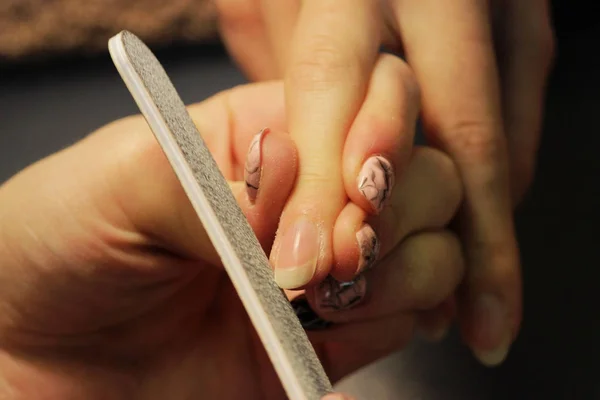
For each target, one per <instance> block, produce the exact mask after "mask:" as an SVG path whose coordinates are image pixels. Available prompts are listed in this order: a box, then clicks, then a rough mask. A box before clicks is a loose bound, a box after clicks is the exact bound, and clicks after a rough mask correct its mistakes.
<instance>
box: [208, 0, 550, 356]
mask: <svg viewBox="0 0 600 400" xmlns="http://www.w3.org/2000/svg"><path fill="white" fill-rule="evenodd" d="M216 4H217V7H218V10H219V15H220V27H221V32H222V34H223V37H224V39H225V42H226V44H227V46H228V48H229V50H230V51H231V52H232V54H233V56H234V58H235V59H236V60H237V61H238V62H239V63H240V65H241V66H242V67H243V69H244V70H245V71H246V72H247V74H248V75H249V76H250V77H251V78H253V79H272V78H277V77H285V80H286V98H287V107H288V114H289V117H290V131H291V134H292V137H294V139H295V140H296V141H297V143H298V151H299V154H300V159H303V160H307V162H306V163H305V164H304V165H302V164H301V165H300V171H299V172H300V174H299V180H298V183H297V189H296V190H295V191H294V193H293V194H292V198H291V199H290V202H289V204H290V205H289V206H288V207H286V210H285V214H284V218H283V220H282V224H283V225H284V226H285V225H287V224H288V223H290V222H289V221H290V219H291V218H292V217H289V215H296V214H299V213H301V212H302V210H305V209H309V208H310V207H311V206H316V204H317V203H318V204H319V208H320V209H321V210H322V211H321V221H322V226H323V230H324V232H323V234H324V235H325V236H327V235H328V234H329V231H330V228H331V226H332V225H333V222H332V221H333V220H334V218H335V217H336V216H337V214H338V213H339V212H340V210H341V208H342V207H343V204H344V203H343V197H344V192H343V190H342V187H343V185H341V184H340V182H342V181H343V182H344V183H345V185H346V190H347V192H349V194H350V198H351V199H352V200H353V201H355V202H357V204H359V205H362V206H363V207H364V206H366V207H367V208H365V209H366V210H368V204H365V203H364V202H362V201H360V200H358V199H357V198H355V197H354V196H352V193H353V190H352V189H351V188H348V184H349V182H353V181H354V179H350V178H348V175H352V174H349V171H348V170H343V171H342V170H339V169H338V168H336V167H335V166H336V165H338V158H337V157H341V154H342V153H343V152H345V151H347V149H348V144H346V145H345V146H346V147H344V143H346V138H348V140H349V141H352V142H354V140H353V139H351V138H352V137H353V136H357V133H356V131H358V130H361V129H362V130H363V131H372V130H373V129H372V127H374V126H375V127H379V126H380V125H384V126H385V127H386V129H384V131H387V129H392V130H393V131H394V132H395V134H396V135H397V137H396V139H397V140H396V141H395V142H394V144H393V146H391V145H390V147H387V146H386V145H382V142H385V140H386V138H381V137H377V136H375V135H373V136H372V139H371V141H367V142H366V143H363V144H364V145H365V146H366V147H365V148H364V152H365V153H367V152H369V153H373V152H377V151H384V150H386V149H387V150H390V149H391V148H395V149H397V150H398V149H399V151H397V152H396V154H395V155H394V156H393V157H394V158H395V159H394V160H393V161H394V164H395V170H396V172H397V173H398V174H399V173H401V172H402V171H403V168H404V167H403V165H404V164H405V162H406V154H408V153H410V151H408V150H409V148H410V145H409V143H408V140H409V139H412V137H411V135H410V134H408V133H407V126H410V125H405V124H403V123H401V122H403V121H406V113H405V112H404V111H406V107H405V106H403V105H401V104H398V102H399V101H400V102H403V101H405V98H404V97H400V98H399V97H398V95H397V94H396V91H398V90H399V89H398V88H399V87H402V86H403V85H402V82H406V79H402V78H400V76H401V75H402V72H401V71H398V69H396V70H393V69H392V70H390V71H389V72H388V73H387V75H386V77H385V78H383V82H381V83H380V85H382V86H383V88H382V90H383V92H382V93H378V94H377V95H375V96H370V95H369V94H368V93H370V92H371V91H372V90H371V88H370V87H371V86H373V83H372V82H371V83H370V79H371V76H372V71H373V70H376V69H377V65H379V64H380V61H381V57H382V56H380V55H378V53H377V50H378V48H379V46H380V45H382V44H383V45H386V46H387V47H389V48H391V49H393V50H396V51H399V52H404V53H405V55H406V56H407V60H408V64H409V65H410V66H411V68H412V69H413V70H414V74H415V77H416V80H417V82H418V86H419V87H420V89H421V92H422V105H423V110H422V117H423V121H424V126H425V130H426V134H427V137H428V140H429V142H430V143H431V144H433V145H435V146H439V147H440V148H441V149H443V150H444V151H445V152H447V153H448V154H450V155H451V156H452V158H453V159H454V161H455V162H456V164H457V165H458V168H459V170H460V174H461V177H462V179H463V181H464V185H465V196H466V199H465V204H464V207H463V210H462V212H461V215H460V218H459V220H458V222H459V231H460V233H461V236H462V241H463V245H464V248H465V251H466V257H467V261H468V266H469V268H468V273H467V277H466V281H465V284H464V290H462V291H461V293H460V294H461V296H460V298H459V300H460V303H459V317H460V322H461V327H462V332H463V337H464V339H465V341H466V343H467V344H468V345H469V346H470V347H471V348H472V350H473V351H474V353H475V355H476V356H477V357H478V358H479V359H480V360H481V361H482V362H483V363H485V364H486V365H495V364H498V363H500V362H501V361H502V360H503V359H504V357H505V356H506V354H507V352H508V349H509V346H510V344H511V343H512V341H513V340H514V339H515V337H516V335H517V333H518V330H519V326H520V321H521V314H522V305H521V277H520V266H519V255H518V249H517V243H516V240H515V234H514V227H513V219H512V210H513V207H514V205H515V204H517V202H518V201H519V200H520V199H521V197H522V196H523V194H524V193H525V191H526V190H527V188H528V186H529V184H530V183H531V181H532V179H533V175H534V169H535V168H534V167H535V160H536V150H537V146H538V142H539V130H540V120H541V114H542V106H543V96H544V86H545V81H546V77H547V74H548V70H549V66H550V64H551V59H552V54H553V38H552V32H551V25H550V17H549V11H548V4H547V1H545V0H533V1H519V0H510V1H493V2H485V1H475V0H449V1H443V2H440V1H433V0H383V1H368V0H352V1H345V2H337V1H331V0H304V1H300V0H295V1H280V0H261V1H250V0H248V1H240V0H236V1H233V0H218V1H216ZM396 64H400V62H396ZM400 70H402V69H401V68H400ZM409 80H410V79H409ZM408 86H411V85H408ZM405 87H406V86H405ZM390 93H391V94H390ZM394 102H395V103H396V104H394ZM374 104H377V105H376V106H375V107H373V105H374ZM373 108H375V110H373ZM366 115H368V116H369V117H370V118H368V117H367V118H366V117H365V116H366ZM393 118H396V120H395V121H392V119H393ZM409 120H410V118H409ZM409 122H412V121H409ZM375 130H377V129H375ZM399 132H400V136H398V133H399ZM363 135H365V134H363ZM337 155H339V156H337ZM367 155H368V154H367ZM357 157H358V155H357ZM359 158H360V157H359ZM345 167H346V168H347V167H349V166H345ZM352 167H353V168H355V169H352V171H351V172H353V173H355V172H357V170H356V168H357V167H356V165H355V164H352ZM397 178H398V179H400V177H397ZM326 188H327V189H326ZM325 190H327V193H328V197H327V199H326V200H322V199H320V198H319V195H320V193H323V192H324V191H325ZM322 245H323V248H324V255H323V256H322V257H323V259H324V260H325V263H326V262H328V261H329V260H330V259H331V244H330V243H323V244H322ZM320 265H321V264H320ZM319 268H321V267H319ZM434 320H435V318H434Z"/></svg>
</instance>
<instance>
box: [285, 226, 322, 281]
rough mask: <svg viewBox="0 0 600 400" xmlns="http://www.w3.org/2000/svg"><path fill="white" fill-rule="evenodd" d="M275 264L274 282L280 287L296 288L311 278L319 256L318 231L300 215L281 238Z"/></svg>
mask: <svg viewBox="0 0 600 400" xmlns="http://www.w3.org/2000/svg"><path fill="white" fill-rule="evenodd" d="M278 253H279V254H278V256H277V263H276V265H275V282H277V284H278V285H279V287H281V288H282V289H297V288H300V287H302V286H304V285H306V284H307V283H308V282H310V280H311V279H312V277H313V275H314V274H315V270H316V269H317V260H318V258H319V231H318V229H317V226H316V225H315V224H313V223H312V222H311V221H309V220H308V219H307V218H306V217H300V219H299V220H298V221H296V223H295V225H294V226H292V227H290V228H289V229H288V230H287V231H286V232H285V233H284V235H283V237H282V238H281V244H280V246H279V250H278Z"/></svg>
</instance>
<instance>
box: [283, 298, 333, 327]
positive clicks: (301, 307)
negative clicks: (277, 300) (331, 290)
mask: <svg viewBox="0 0 600 400" xmlns="http://www.w3.org/2000/svg"><path fill="white" fill-rule="evenodd" d="M292 308H293V309H294V312H295V313H296V316H297V317H298V319H299V320H300V324H301V325H302V327H303V328H304V329H306V330H307V331H318V330H323V329H327V328H328V327H329V326H331V322H329V321H325V320H324V319H322V318H321V317H319V316H318V315H317V313H316V312H315V311H314V310H313V309H312V307H311V306H310V304H309V303H308V300H307V299H306V297H305V296H304V295H301V296H298V297H296V298H295V299H294V300H292Z"/></svg>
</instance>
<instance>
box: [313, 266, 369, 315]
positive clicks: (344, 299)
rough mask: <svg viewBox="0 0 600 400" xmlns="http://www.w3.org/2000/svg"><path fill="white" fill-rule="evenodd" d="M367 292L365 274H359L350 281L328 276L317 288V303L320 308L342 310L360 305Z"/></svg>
mask: <svg viewBox="0 0 600 400" xmlns="http://www.w3.org/2000/svg"><path fill="white" fill-rule="evenodd" d="M366 293H367V281H366V278H365V276H364V275H358V276H357V277H356V278H354V280H352V281H349V282H339V281H337V280H335V279H334V278H332V277H331V276H328V277H327V278H325V280H324V281H323V282H321V283H320V284H319V286H318V287H317V290H316V296H317V298H316V300H317V301H316V303H317V307H318V308H319V309H320V310H323V311H326V312H330V311H342V310H349V309H351V308H354V307H356V306H358V305H359V304H360V303H362V301H363V300H364V298H365V295H366Z"/></svg>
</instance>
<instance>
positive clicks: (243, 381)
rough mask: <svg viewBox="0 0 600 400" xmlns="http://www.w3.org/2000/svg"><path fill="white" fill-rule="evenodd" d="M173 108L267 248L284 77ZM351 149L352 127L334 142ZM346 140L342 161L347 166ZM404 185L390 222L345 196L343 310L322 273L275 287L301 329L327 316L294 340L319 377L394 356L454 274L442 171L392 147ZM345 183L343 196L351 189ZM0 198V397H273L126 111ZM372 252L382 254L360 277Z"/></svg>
mask: <svg viewBox="0 0 600 400" xmlns="http://www.w3.org/2000/svg"><path fill="white" fill-rule="evenodd" d="M381 68H383V70H384V71H386V69H385V68H389V67H387V66H386V64H382V67H381ZM374 87H375V88H376V89H373V90H379V89H377V88H378V86H377V85H376V86H374ZM190 112H191V115H192V117H193V118H194V120H195V122H196V123H197V125H198V128H199V131H200V132H201V133H202V135H203V137H204V139H205V141H206V142H207V145H208V147H209V148H210V150H211V152H212V154H213V155H214V157H215V159H216V160H217V163H218V164H219V167H220V168H221V170H222V172H223V173H224V175H225V177H226V178H227V179H228V180H229V181H230V185H231V188H232V190H233V192H234V194H235V196H236V198H237V201H238V202H239V204H240V206H241V208H242V210H243V212H244V213H245V215H246V217H247V218H248V220H249V222H250V224H251V226H252V227H253V229H254V231H255V232H256V235H257V236H258V238H259V240H260V242H261V244H262V245H263V247H264V249H265V251H266V252H267V253H270V250H271V245H272V243H273V239H274V236H275V232H276V230H277V229H278V224H279V219H280V216H281V213H282V210H283V209H284V207H285V206H286V202H287V201H288V198H289V197H290V194H291V192H292V190H293V187H294V184H295V179H296V177H297V165H298V163H299V162H301V159H300V158H299V157H298V155H297V151H296V148H295V145H294V143H293V141H292V140H291V138H290V137H289V135H287V134H284V133H281V132H282V131H283V130H284V129H285V127H286V126H287V120H286V114H285V107H284V94H283V84H281V83H266V84H257V85H249V86H245V87H240V88H236V89H233V90H230V91H227V92H224V93H221V94H219V95H217V96H215V97H213V98H211V99H209V100H207V101H205V102H203V103H201V104H198V105H194V106H192V107H191V108H190ZM265 126H268V127H269V129H262V128H263V127H265ZM374 132H375V133H376V134H378V135H381V136H380V137H384V138H385V137H386V133H385V131H382V132H379V131H378V130H375V131H374ZM362 140H365V137H363V136H362V135H361V134H359V133H357V134H356V137H355V141H354V142H352V141H350V142H348V143H360V141H362ZM349 146H350V147H349V148H348V152H347V153H346V154H349V156H347V157H345V158H344V160H345V161H344V163H346V162H348V163H350V165H354V163H356V162H358V158H356V156H355V153H354V151H353V147H352V145H349ZM357 148H358V149H362V148H363V147H362V146H357ZM359 157H360V156H359ZM339 161H340V162H342V161H341V160H339ZM376 161H377V159H375V161H371V162H370V164H368V167H369V168H372V169H373V173H372V174H368V179H370V181H369V182H370V183H369V184H370V185H375V186H377V185H379V184H381V182H383V181H382V180H381V178H382V175H381V171H382V170H379V169H378V168H380V166H381V164H380V163H378V162H376ZM338 168H339V169H342V168H346V167H342V166H338ZM404 176H405V179H403V180H402V181H401V183H399V184H398V185H396V186H395V190H394V192H393V193H392V194H390V198H389V203H388V204H389V207H388V208H386V209H384V210H383V211H382V213H381V214H380V215H382V216H383V215H386V214H385V213H386V212H391V213H393V215H394V216H396V217H401V220H402V221H403V223H402V224H399V225H398V224H396V223H395V222H393V223H388V221H387V220H386V219H385V218H382V219H370V218H369V217H368V215H367V214H366V213H365V212H364V211H363V209H362V207H359V206H356V205H353V203H348V204H347V205H346V206H345V207H344V210H343V212H342V213H341V215H340V216H339V218H338V219H337V222H336V226H337V227H339V232H336V233H335V234H334V235H332V243H333V249H334V251H335V252H336V254H337V253H339V256H336V259H337V260H339V262H338V263H337V264H336V266H335V267H334V268H333V270H332V275H334V276H336V277H337V278H338V279H340V280H353V279H355V277H356V276H357V274H359V275H360V277H361V280H360V281H359V282H358V284H357V285H351V284H348V285H347V286H352V287H353V288H354V289H353V290H354V293H355V294H356V295H357V296H358V299H357V300H358V301H354V302H352V301H349V298H350V297H351V295H352V293H353V292H352V290H350V291H346V292H342V291H341V290H339V289H340V288H339V285H338V286H336V285H337V283H336V282H337V281H335V282H334V281H332V280H330V279H321V280H320V281H315V285H313V286H312V287H310V288H309V289H308V290H307V291H306V293H298V292H289V295H290V298H293V301H294V304H295V305H296V306H297V307H296V309H297V310H299V309H300V308H301V307H299V306H298V304H299V303H300V302H302V301H304V305H305V306H306V307H305V309H306V310H308V314H311V315H313V317H314V318H315V320H316V319H319V318H322V319H323V320H327V321H328V322H329V323H330V325H329V326H328V327H327V328H326V329H320V330H313V331H311V332H309V333H310V336H311V339H312V340H313V343H314V345H315V348H316V350H317V353H318V354H319V356H320V357H321V360H322V362H323V364H324V366H325V368H326V371H327V373H328V374H329V376H330V377H331V379H332V380H333V381H334V382H335V381H337V380H339V379H340V378H342V377H344V376H345V375H347V374H349V373H350V372H352V371H354V370H356V369H357V368H360V367H362V366H364V365H366V364H367V363H369V362H371V361H373V360H376V359H378V358H379V357H382V356H385V355H387V354H389V353H390V352H392V351H394V350H397V349H399V348H402V346H404V344H406V343H407V341H408V340H410V338H411V336H412V332H413V327H414V321H415V316H416V315H417V314H418V313H420V312H421V311H423V310H427V309H429V308H431V307H433V306H435V305H437V304H439V303H440V302H441V301H442V300H443V299H445V298H447V297H448V296H449V295H450V294H451V293H452V292H453V291H454V290H455V288H456V285H457V284H458V283H459V282H460V280H461V277H462V273H463V267H464V265H463V260H462V257H461V252H460V246H459V242H458V240H457V239H456V237H455V236H454V235H453V234H452V233H450V232H448V231H447V230H445V229H444V227H445V226H446V225H447V223H448V222H449V221H450V219H451V218H452V216H453V215H454V213H455V212H456V209H457V207H458V205H459V203H460V199H461V185H460V182H459V179H458V175H457V171H456V169H455V168H454V165H453V163H452V162H451V161H450V159H449V158H448V157H446V156H444V155H443V154H442V153H441V152H438V151H436V150H432V149H427V148H421V149H418V150H415V151H414V152H413V153H411V154H410V155H409V158H408V160H407V162H406V166H405V172H404ZM357 190H358V189H356V191H355V192H354V193H352V194H351V196H354V197H356V196H360V195H361V194H360V193H358V191H357ZM366 190H367V189H365V191H366ZM327 197H328V194H327V193H323V198H324V199H326V198H327ZM375 197H376V196H375ZM364 201H365V202H367V201H368V200H367V199H366V198H365V199H364ZM368 204H371V203H368ZM0 205H1V207H0V227H1V228H0V260H2V262H1V268H0V371H1V373H0V398H2V399H10V400H13V399H37V398H44V399H49V400H54V399H57V400H58V399H60V400H71V399H73V400H75V399H77V400H78V399H89V400H94V399H107V398H110V399H139V400H146V399H166V398H168V399H174V400H176V399H188V398H214V399H217V398H218V399H224V400H227V399H232V400H233V399H241V398H243V399H257V400H258V399H261V400H263V399H284V398H285V395H284V393H283V390H282V388H281V386H280V384H279V381H278V379H277V376H276V375H275V373H274V371H273V369H272V367H271V364H270V362H269V360H268V358H267V356H266V354H265V353H264V351H263V348H262V345H261V343H260V342H259V340H258V338H257V336H256V334H255V331H254V329H253V327H252V325H251V324H250V322H249V320H248V318H247V316H246V313H245V311H244V309H243V307H242V305H241V303H240V301H239V298H238V296H237V294H236V292H235V291H234V289H233V287H232V285H231V284H230V281H229V279H228V277H227V275H226V273H225V272H224V270H223V268H222V267H221V265H220V262H219V259H218V257H217V256H216V254H215V252H214V250H213V248H212V246H211V244H210V242H209V240H208V239H207V236H206V234H205V232H204V230H203V228H202V226H201V224H200V223H199V221H198V218H197V216H196V215H195V213H194V211H193V209H192V207H191V205H190V203H189V202H188V200H187V197H186V195H185V194H184V192H183V190H182V188H181V186H180V184H179V182H178V180H177V179H176V177H175V175H174V173H173V172H172V170H171V167H170V165H169V164H168V162H167V160H166V158H165V156H164V155H163V153H162V150H161V149H160V147H159V146H158V144H157V143H156V141H155V139H154V137H153V135H152V134H151V132H150V131H149V129H148V128H147V125H146V123H145V122H144V120H143V119H142V118H141V117H131V118H127V119H124V120H121V121H118V122H115V123H113V124H111V125H108V126H106V127H104V128H102V129H100V130H99V131H97V132H95V133H93V134H92V135H90V136H89V137H87V138H85V139H84V140H82V141H80V142H78V143H76V144H74V145H73V146H71V147H68V148H66V149H64V150H62V151H60V152H58V153H56V154H53V155H51V156H49V157H47V158H45V159H43V160H41V161H39V162H37V163H35V164H33V165H32V166H30V167H29V168H27V169H25V170H23V171H21V172H20V173H19V174H17V175H16V176H14V177H13V178H12V179H10V180H9V181H7V182H5V183H4V184H3V185H2V186H0ZM390 215H391V214H390ZM309 216H310V215H309ZM390 220H391V218H390ZM365 222H366V223H367V225H364V223H365ZM365 227H367V228H365ZM337 230H338V229H336V231H337ZM375 232H376V233H377V234H378V235H379V237H380V242H379V243H375V242H374V241H373V240H372V239H373V237H374V236H373V233H375ZM310 239H313V238H311V237H309V238H306V237H302V238H300V240H310ZM369 239H370V240H369ZM358 244H360V246H358ZM375 250H377V251H376V253H377V254H379V257H380V258H381V261H380V262H379V263H378V264H377V265H376V266H375V267H373V262H372V257H371V256H370V255H369V254H370V253H372V252H374V251H375ZM384 256H385V257H384ZM327 285H329V286H327ZM327 287H329V288H330V290H329V291H327ZM328 293H329V294H328ZM399 293H400V295H398V294H399ZM303 299H304V300H303ZM308 305H311V306H312V307H309V306H308ZM300 316H301V319H303V322H305V325H307V324H306V322H307V316H306V314H302V315H300ZM309 322H310V321H309Z"/></svg>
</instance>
